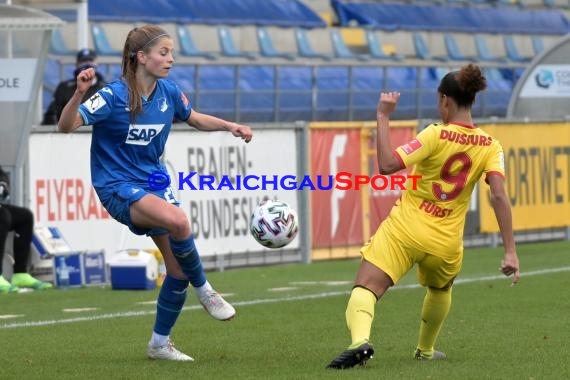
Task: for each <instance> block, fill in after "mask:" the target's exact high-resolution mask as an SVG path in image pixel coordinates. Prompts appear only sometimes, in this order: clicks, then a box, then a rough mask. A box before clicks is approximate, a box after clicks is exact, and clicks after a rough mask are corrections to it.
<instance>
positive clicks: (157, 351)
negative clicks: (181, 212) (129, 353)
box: [147, 340, 194, 362]
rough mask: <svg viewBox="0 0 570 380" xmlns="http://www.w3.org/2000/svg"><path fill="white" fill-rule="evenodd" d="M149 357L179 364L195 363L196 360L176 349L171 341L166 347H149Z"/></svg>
mask: <svg viewBox="0 0 570 380" xmlns="http://www.w3.org/2000/svg"><path fill="white" fill-rule="evenodd" d="M147 355H148V357H149V359H155V360H173V361H178V362H193V361H194V359H193V358H191V357H190V356H188V355H186V354H185V353H183V352H180V351H178V350H177V349H176V348H174V343H172V342H171V341H170V340H169V341H168V343H167V344H165V345H164V346H151V345H150V344H149V345H148V351H147Z"/></svg>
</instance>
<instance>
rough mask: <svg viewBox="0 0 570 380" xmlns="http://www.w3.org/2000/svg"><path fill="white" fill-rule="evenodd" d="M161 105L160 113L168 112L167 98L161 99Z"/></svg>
mask: <svg viewBox="0 0 570 380" xmlns="http://www.w3.org/2000/svg"><path fill="white" fill-rule="evenodd" d="M159 103H160V107H159V108H160V112H166V110H167V109H168V103H166V98H160V100H159Z"/></svg>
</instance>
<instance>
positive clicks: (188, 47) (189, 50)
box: [176, 25, 216, 60]
mask: <svg viewBox="0 0 570 380" xmlns="http://www.w3.org/2000/svg"><path fill="white" fill-rule="evenodd" d="M176 34H177V35H178V43H179V44H180V54H182V55H183V56H185V57H197V58H206V59H210V60H214V59H216V56H215V55H214V54H212V53H207V52H204V51H201V50H200V49H198V47H197V46H196V44H194V39H193V38H192V34H191V33H190V30H188V28H187V27H186V26H184V25H178V26H177V27H176Z"/></svg>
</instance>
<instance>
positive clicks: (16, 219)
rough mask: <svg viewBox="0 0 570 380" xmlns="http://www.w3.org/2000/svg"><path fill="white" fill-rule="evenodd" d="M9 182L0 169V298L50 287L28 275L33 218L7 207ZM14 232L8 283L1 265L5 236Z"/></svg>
mask: <svg viewBox="0 0 570 380" xmlns="http://www.w3.org/2000/svg"><path fill="white" fill-rule="evenodd" d="M9 189H10V178H9V177H8V174H7V173H6V172H4V170H2V168H1V167H0V294H1V293H14V292H17V291H18V290H19V289H20V288H29V289H36V290H43V289H49V288H51V287H53V285H52V284H50V283H49V282H43V281H40V280H38V279H36V278H34V277H32V275H30V274H29V273H28V262H29V258H30V251H31V245H32V236H33V234H34V214H33V213H32V211H31V210H30V209H28V208H26V207H20V206H15V205H11V204H9V203H8V201H9V199H10V190H9ZM10 231H14V249H13V251H14V268H13V269H14V270H13V274H12V279H11V281H10V282H9V281H8V280H6V279H5V278H4V276H3V275H2V269H3V268H2V264H3V261H4V251H5V246H6V239H7V238H8V233H9V232H10Z"/></svg>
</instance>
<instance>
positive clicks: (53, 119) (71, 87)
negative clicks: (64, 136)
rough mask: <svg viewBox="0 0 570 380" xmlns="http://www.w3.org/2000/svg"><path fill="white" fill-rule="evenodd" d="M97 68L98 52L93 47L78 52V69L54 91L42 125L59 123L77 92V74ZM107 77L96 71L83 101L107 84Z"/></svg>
mask: <svg viewBox="0 0 570 380" xmlns="http://www.w3.org/2000/svg"><path fill="white" fill-rule="evenodd" d="M90 67H92V68H94V69H95V70H97V54H96V53H95V51H93V50H91V49H81V50H79V52H77V58H76V69H75V71H74V72H73V78H72V79H68V80H65V81H62V82H60V83H59V84H58V85H57V88H56V89H55V92H54V93H53V100H52V101H51V103H50V105H49V106H48V108H47V109H46V112H45V113H44V118H43V120H42V125H57V122H58V120H59V116H60V115H61V111H63V107H65V105H66V104H67V102H68V101H69V99H71V97H72V96H73V94H74V93H75V88H76V87H77V79H76V78H77V75H78V74H79V73H80V72H81V71H83V70H85V69H88V68H90ZM105 84H106V82H105V78H104V77H103V75H102V74H101V73H99V72H97V71H96V72H95V77H94V78H93V82H92V84H91V88H89V90H88V91H87V92H86V93H85V97H84V98H83V101H85V100H87V99H89V98H90V97H91V96H92V95H93V94H95V93H96V92H97V91H99V90H100V89H102V88H103V87H104V86H105Z"/></svg>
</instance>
